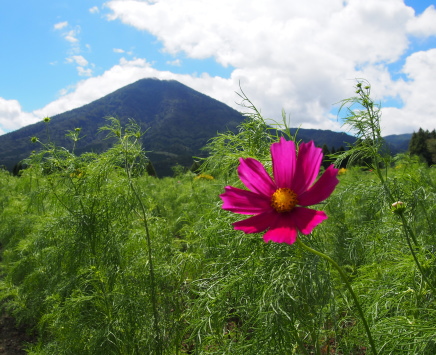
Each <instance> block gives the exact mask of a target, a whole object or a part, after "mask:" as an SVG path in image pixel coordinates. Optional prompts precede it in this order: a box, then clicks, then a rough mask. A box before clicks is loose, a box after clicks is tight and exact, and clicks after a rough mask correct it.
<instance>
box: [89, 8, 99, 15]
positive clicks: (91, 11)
mask: <svg viewBox="0 0 436 355" xmlns="http://www.w3.org/2000/svg"><path fill="white" fill-rule="evenodd" d="M89 12H90V13H91V14H97V13H99V12H100V10H99V9H98V7H97V6H93V7H91V8H90V9H89Z"/></svg>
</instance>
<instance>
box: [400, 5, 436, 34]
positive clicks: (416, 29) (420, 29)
mask: <svg viewBox="0 0 436 355" xmlns="http://www.w3.org/2000/svg"><path fill="white" fill-rule="evenodd" d="M407 30H408V32H409V33H411V34H412V35H415V36H418V37H427V36H436V9H435V8H434V5H431V6H429V7H428V8H427V9H425V11H424V12H423V13H422V14H421V15H419V16H418V17H414V18H412V19H411V20H410V21H409V22H408V23H407Z"/></svg>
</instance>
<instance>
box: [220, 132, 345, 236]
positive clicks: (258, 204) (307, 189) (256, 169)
mask: <svg viewBox="0 0 436 355" xmlns="http://www.w3.org/2000/svg"><path fill="white" fill-rule="evenodd" d="M271 157H272V167H273V175H274V179H272V178H271V177H270V175H269V174H268V173H267V171H266V170H265V168H264V167H263V166H262V164H261V163H260V162H259V161H257V160H255V159H252V158H246V159H242V158H241V159H240V165H239V167H238V174H239V178H240V179H241V181H242V182H243V183H244V185H245V186H246V187H247V188H248V189H249V191H247V190H243V189H239V188H236V187H232V186H226V187H225V192H224V193H223V194H222V195H220V197H221V199H222V200H223V202H224V203H223V206H222V208H223V209H225V210H228V211H231V212H235V213H239V214H246V215H254V216H252V217H250V218H247V219H244V220H242V221H239V222H235V223H233V226H234V228H235V229H237V230H242V231H243V232H245V233H259V232H263V231H265V230H267V229H268V231H267V232H266V233H265V234H264V236H263V239H264V241H265V242H268V241H270V240H271V241H273V242H276V243H288V244H293V243H294V242H295V241H296V239H297V234H298V230H299V231H300V232H301V233H303V234H309V233H310V232H312V230H313V229H314V228H315V227H316V226H317V225H318V224H320V223H321V222H322V221H324V220H325V219H327V215H326V214H325V212H323V211H317V210H314V209H309V208H306V207H307V206H311V205H316V204H318V203H320V202H321V201H324V200H325V199H326V198H327V197H329V196H330V195H331V193H332V192H333V190H334V189H335V187H336V185H337V184H338V182H339V180H338V179H337V177H336V176H337V174H338V169H335V168H334V167H333V165H330V166H329V167H328V168H327V169H326V171H325V172H324V174H323V175H322V176H321V177H320V178H319V179H318V181H316V182H315V180H316V178H317V176H318V173H319V169H320V166H321V162H322V158H323V154H322V149H321V148H316V147H315V144H314V143H313V141H311V142H309V143H301V144H300V146H299V149H298V155H297V151H296V148H295V144H294V142H292V141H286V140H285V139H284V138H283V137H281V139H280V142H278V143H273V144H272V145H271ZM314 182H315V183H314Z"/></svg>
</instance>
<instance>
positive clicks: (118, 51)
mask: <svg viewBox="0 0 436 355" xmlns="http://www.w3.org/2000/svg"><path fill="white" fill-rule="evenodd" d="M113 51H114V53H124V49H121V48H114V49H113Z"/></svg>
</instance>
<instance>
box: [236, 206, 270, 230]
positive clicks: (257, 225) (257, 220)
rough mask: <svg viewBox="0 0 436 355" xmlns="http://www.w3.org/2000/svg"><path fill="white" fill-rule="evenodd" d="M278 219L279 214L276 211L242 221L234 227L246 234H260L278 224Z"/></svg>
mask: <svg viewBox="0 0 436 355" xmlns="http://www.w3.org/2000/svg"><path fill="white" fill-rule="evenodd" d="M277 218H278V214H277V213H276V212H275V211H266V212H264V213H260V214H258V215H256V216H253V217H250V218H247V219H244V220H242V221H238V222H235V223H233V226H234V228H235V229H237V230H241V231H243V232H244V233H246V234H249V233H260V232H263V231H264V230H266V229H268V228H269V227H271V225H273V224H274V223H276V222H275V221H276V219H277Z"/></svg>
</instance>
